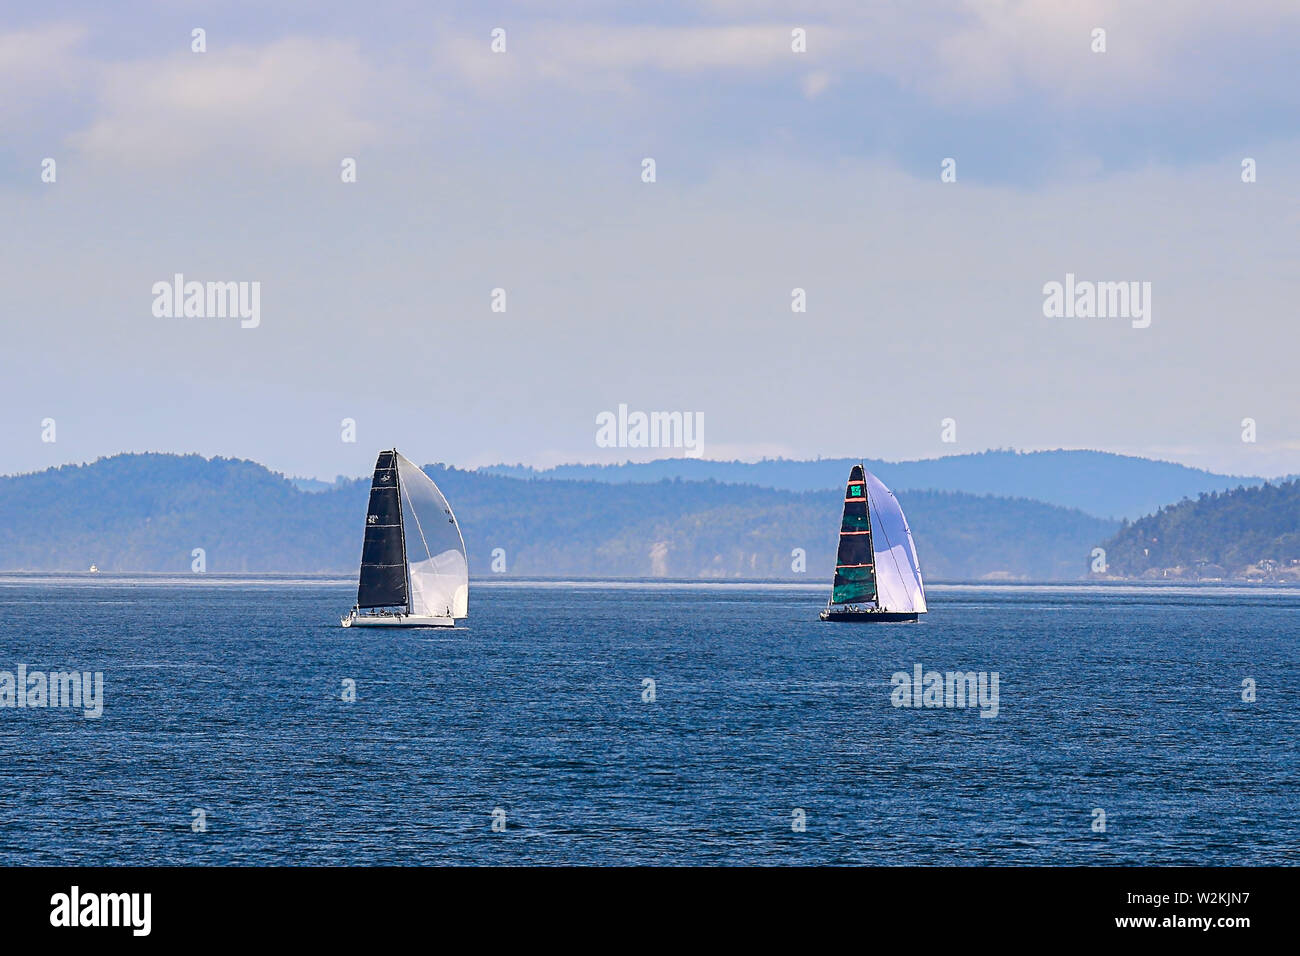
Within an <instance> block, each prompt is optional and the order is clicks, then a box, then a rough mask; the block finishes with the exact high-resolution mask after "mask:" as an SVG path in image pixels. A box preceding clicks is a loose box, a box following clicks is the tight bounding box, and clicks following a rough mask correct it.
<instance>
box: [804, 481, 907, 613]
mask: <svg viewBox="0 0 1300 956" xmlns="http://www.w3.org/2000/svg"><path fill="white" fill-rule="evenodd" d="M925 611H926V606H925V585H924V584H923V583H922V582H921V565H920V564H919V563H918V562H917V560H916V545H915V544H914V543H913V542H912V530H911V529H910V528H909V527H908V526H907V519H906V518H905V517H903V509H902V508H901V507H900V506H899V504H898V499H897V498H895V497H894V493H893V492H892V491H890V490H889V489H888V488H886V487H885V485H884V483H883V482H882V481H881V480H880V479H879V478H877V477H876V476H875V475H873V474H872V473H871V472H869V471H867V469H866V468H864V467H863V466H862V465H854V466H853V469H852V470H851V471H850V472H849V482H848V485H847V487H846V488H845V490H844V517H843V519H842V521H841V522H840V546H839V551H838V552H837V553H836V556H835V581H834V583H833V584H832V585H831V599H830V601H828V602H827V604H826V608H825V610H823V611H822V612H821V619H822V620H823V621H915V620H916V619H917V617H918V615H921V614H924V613H925Z"/></svg>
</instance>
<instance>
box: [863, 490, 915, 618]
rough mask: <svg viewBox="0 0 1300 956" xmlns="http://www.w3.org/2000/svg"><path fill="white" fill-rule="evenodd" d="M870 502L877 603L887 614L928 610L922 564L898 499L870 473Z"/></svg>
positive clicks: (868, 495)
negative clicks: (922, 581)
mask: <svg viewBox="0 0 1300 956" xmlns="http://www.w3.org/2000/svg"><path fill="white" fill-rule="evenodd" d="M867 499H868V500H869V501H870V502H871V544H872V548H873V550H874V551H875V557H876V604H877V605H878V606H879V607H880V608H881V609H882V610H886V611H924V610H925V609H926V608H925V585H923V584H922V583H921V565H920V564H919V563H918V562H917V560H916V545H915V544H914V543H913V542H912V529H910V528H909V527H908V526H907V519H906V518H904V517H903V509H902V508H901V507H899V504H898V499H897V498H895V497H894V493H893V492H892V491H890V490H889V489H888V488H886V487H885V485H884V483H883V482H882V481H881V480H880V479H879V478H877V477H876V476H875V475H873V474H872V473H871V472H867Z"/></svg>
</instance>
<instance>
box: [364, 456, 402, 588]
mask: <svg viewBox="0 0 1300 956" xmlns="http://www.w3.org/2000/svg"><path fill="white" fill-rule="evenodd" d="M398 484H399V477H398V473H397V460H396V452H393V451H381V452H380V453H379V459H378V460H377V461H376V462H375V476H374V478H373V479H371V482H370V507H369V508H367V509H366V538H365V542H364V543H363V544H362V546H361V583H360V584H359V585H357V607H359V608H374V607H406V606H407V604H408V598H407V587H406V539H405V534H404V531H403V528H402V502H401V492H400V490H399V487H398Z"/></svg>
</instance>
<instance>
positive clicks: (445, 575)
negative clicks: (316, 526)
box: [340, 448, 469, 627]
mask: <svg viewBox="0 0 1300 956" xmlns="http://www.w3.org/2000/svg"><path fill="white" fill-rule="evenodd" d="M468 614H469V564H468V562H467V561H466V560H465V539H464V538H462V537H461V533H460V525H458V524H456V516H455V515H454V514H452V512H451V505H449V504H448V503H447V499H446V498H445V497H443V494H442V492H441V491H439V490H438V486H437V485H436V484H434V482H433V479H432V478H430V477H429V476H428V475H426V474H425V473H424V472H423V471H422V470H421V469H420V468H419V466H417V465H416V464H415V463H414V462H412V461H411V460H410V459H408V458H406V457H405V456H404V455H402V454H400V453H399V452H398V451H397V449H396V448H394V449H392V450H390V451H381V452H380V453H379V459H378V460H377V461H376V462H375V474H374V477H373V478H372V479H371V482H370V506H369V507H368V508H367V509H366V536H365V541H364V543H363V544H362V546H361V580H360V582H359V583H358V585H357V603H356V605H355V606H354V607H353V608H352V610H351V611H350V612H349V613H348V616H347V617H345V618H343V619H342V621H341V622H340V623H341V624H342V625H343V626H344V627H453V626H454V625H455V623H456V621H457V620H459V619H461V618H464V617H467V616H468Z"/></svg>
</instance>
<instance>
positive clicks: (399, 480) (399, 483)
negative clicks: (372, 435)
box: [393, 448, 412, 617]
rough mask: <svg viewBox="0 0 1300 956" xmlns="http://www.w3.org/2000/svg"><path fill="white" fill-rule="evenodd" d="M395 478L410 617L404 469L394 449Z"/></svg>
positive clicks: (407, 609)
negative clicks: (404, 510)
mask: <svg viewBox="0 0 1300 956" xmlns="http://www.w3.org/2000/svg"><path fill="white" fill-rule="evenodd" d="M393 477H394V478H395V479H396V480H397V528H398V530H399V531H400V532H401V535H402V564H403V566H404V570H405V574H406V613H407V616H408V617H409V616H410V615H411V613H412V608H411V562H410V559H409V558H408V557H407V551H406V518H405V517H404V516H403V514H402V469H400V468H398V467H397V449H396V448H394V449H393Z"/></svg>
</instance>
